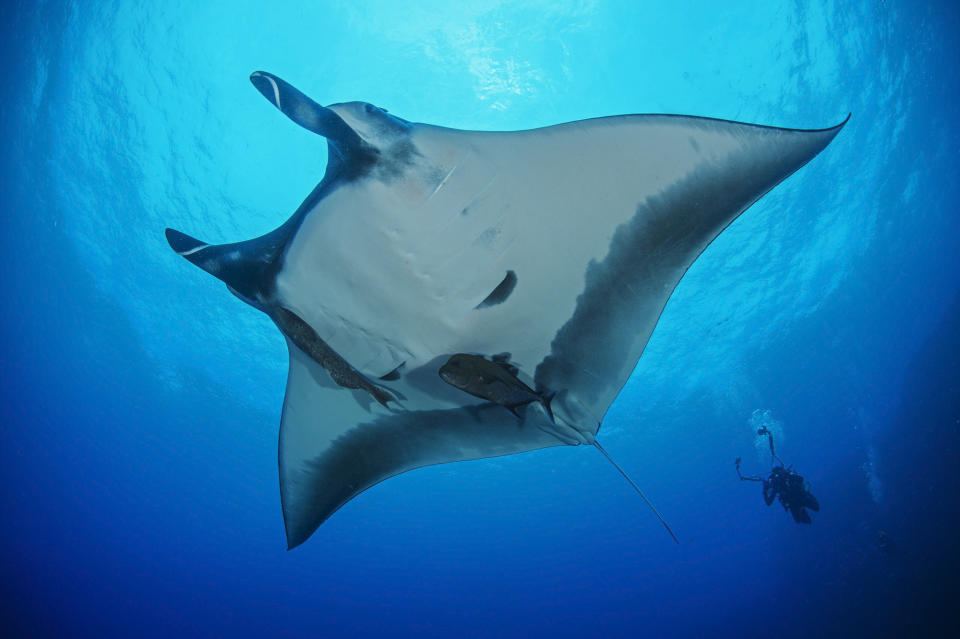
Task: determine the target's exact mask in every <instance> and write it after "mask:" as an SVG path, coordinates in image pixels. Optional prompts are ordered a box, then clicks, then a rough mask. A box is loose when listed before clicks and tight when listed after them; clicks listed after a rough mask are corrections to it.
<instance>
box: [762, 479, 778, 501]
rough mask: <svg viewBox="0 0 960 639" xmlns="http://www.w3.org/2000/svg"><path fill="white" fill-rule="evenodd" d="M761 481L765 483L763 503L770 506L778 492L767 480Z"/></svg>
mask: <svg viewBox="0 0 960 639" xmlns="http://www.w3.org/2000/svg"><path fill="white" fill-rule="evenodd" d="M761 481H762V482H763V503H765V504H766V505H767V506H769V505H770V504H772V503H773V498H774V497H776V496H777V492H776V491H775V490H773V484H771V483H770V482H768V481H767V480H766V479H763V480H761Z"/></svg>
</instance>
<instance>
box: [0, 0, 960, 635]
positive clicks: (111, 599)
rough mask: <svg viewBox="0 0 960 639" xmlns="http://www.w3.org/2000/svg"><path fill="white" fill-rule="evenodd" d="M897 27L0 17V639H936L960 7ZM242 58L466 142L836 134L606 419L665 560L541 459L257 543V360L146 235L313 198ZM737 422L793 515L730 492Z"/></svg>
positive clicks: (275, 510)
mask: <svg viewBox="0 0 960 639" xmlns="http://www.w3.org/2000/svg"><path fill="white" fill-rule="evenodd" d="M919 4H920V3H912V2H883V1H878V0H872V1H863V2H855V1H850V2H825V1H823V2H821V1H811V2H795V3H791V2H782V3H771V2H730V3H705V2H693V1H684V0H671V1H670V2H644V3H642V4H641V3H634V2H586V1H583V2H565V1H557V0H554V1H551V2H540V3H537V2H525V3H517V2H506V1H501V0H482V1H481V0H478V1H476V2H471V3H469V5H468V4H467V3H455V2H446V3H440V2H421V3H409V4H407V3H388V2H368V3H353V2H334V3H330V2H304V3H293V2H287V3H279V4H278V6H270V7H268V6H267V4H265V3H264V4H261V3H252V2H250V3H247V2H238V1H236V0H234V1H232V2H205V3H190V2H177V1H173V0H171V1H170V2H163V3H159V2H158V3H135V2H83V1H75V2H69V3H62V2H39V3H33V4H30V3H21V4H13V5H10V4H6V5H4V6H3V7H2V8H0V17H2V20H0V24H2V25H3V27H2V28H3V31H4V33H3V34H2V35H3V44H2V45H0V52H2V55H3V60H2V61H3V68H4V70H5V74H4V82H3V91H4V95H3V100H2V103H0V105H2V106H0V113H2V126H3V140H4V149H3V154H2V158H3V160H2V162H3V173H2V175H3V180H2V187H0V189H2V190H0V194H2V195H0V197H2V202H3V211H4V213H5V215H4V220H5V228H4V233H3V239H2V242H3V251H4V256H5V259H4V264H5V273H4V276H3V277H2V278H0V286H2V291H0V292H2V299H3V300H4V312H3V315H2V318H0V323H2V336H0V342H2V358H3V359H2V362H3V365H2V367H0V380H2V386H0V392H2V394H3V396H2V400H3V401H2V413H0V414H2V415H3V420H2V433H3V435H2V436H3V439H2V446H0V478H2V484H0V485H2V488H0V522H2V524H0V531H2V532H0V534H2V539H0V542H2V543H0V601H2V604H0V610H2V612H0V615H2V616H0V627H2V628H4V636H16V637H20V636H24V637H29V636H57V637H65V636H97V637H103V636H122V637H128V636H156V637H169V636H270V637H273V636H291V637H293V636H321V637H336V636H344V637H347V636H349V637H356V636H371V637H372V636H377V637H381V636H390V637H394V636H461V637H464V636H466V637H472V636H503V637H514V636H524V637H530V636H542V635H543V636H553V637H556V636H569V637H584V636H598V637H600V636H602V637H634V636H655V637H660V636H676V637H724V636H736V637H761V636H769V635H771V634H772V633H775V634H776V635H777V636H780V637H800V636H811V635H813V636H911V635H912V636H944V634H942V633H946V632H948V630H949V628H950V627H951V626H950V625H949V624H951V623H954V622H953V621H951V620H952V616H951V614H950V606H951V605H953V603H954V601H955V599H956V594H957V586H956V582H955V576H956V574H958V568H960V555H958V548H957V543H956V541H957V538H958V533H960V530H958V525H957V524H958V516H960V500H958V495H960V482H958V479H957V477H958V470H960V467H958V452H960V448H958V444H960V437H958V435H960V214H958V206H957V205H958V202H960V184H958V180H957V176H958V175H960V155H958V153H960V127H958V122H960V107H958V105H960V65H958V61H960V43H958V34H960V10H958V6H957V4H956V3H954V2H943V3H924V4H923V6H918V5H919ZM255 69H265V70H269V71H272V72H275V73H277V74H279V75H281V76H283V77H285V78H286V79H288V80H290V81H291V82H293V83H294V84H296V85H297V86H298V87H300V88H301V89H303V90H304V91H306V92H307V93H309V94H311V95H312V96H313V97H314V98H315V99H317V100H318V101H319V102H321V103H331V102H340V101H346V100H354V99H357V100H366V101H369V102H372V103H375V104H378V105H381V106H384V107H386V108H388V109H390V111H391V112H393V113H397V114H400V115H402V116H404V117H406V118H408V119H411V120H415V121H423V122H430V123H436V124H442V125H446V126H453V127H458V128H466V129H520V128H529V127H535V126H544V125H549V124H554V123H558V122H563V121H569V120H577V119H582V118H587V117H594V116H602V115H610V114H618V113H637V112H650V113H685V114H692V115H703V116H710V117H718V118H727V119H733V120H741V121H747V122H756V123H762V124H768V125H775V126H788V127H804V128H819V127H826V126H830V125H833V124H836V123H838V122H840V121H842V120H843V118H845V117H846V115H847V113H848V112H852V114H853V116H852V118H851V120H850V122H849V123H848V125H847V126H846V128H845V129H844V130H843V132H842V133H841V134H840V136H839V137H838V138H837V139H836V140H835V141H834V143H833V144H832V145H831V146H830V147H829V148H828V149H827V150H826V151H825V152H824V153H823V154H822V155H821V156H819V157H818V158H816V159H815V160H814V161H813V162H811V163H810V164H809V165H808V166H807V167H805V168H803V169H801V170H800V171H799V172H798V173H797V174H796V175H794V176H793V177H791V178H790V179H788V180H787V181H786V182H785V183H784V184H782V185H781V186H780V187H778V188H777V189H775V190H774V191H773V192H771V193H770V194H769V195H767V196H766V197H765V198H763V200H761V201H760V202H759V203H758V204H756V205H755V206H754V207H752V208H751V209H750V210H749V211H748V212H747V213H746V214H744V215H743V216H742V217H741V218H740V219H739V220H738V221H737V222H735V223H734V224H733V225H732V226H731V227H730V228H729V229H727V230H726V231H725V232H724V233H723V234H722V235H721V236H720V237H719V238H718V239H717V241H715V242H714V243H713V244H712V245H711V246H710V248H709V249H708V250H707V251H706V252H705V253H704V254H703V255H702V256H701V258H700V259H699V260H698V261H697V262H696V263H695V264H694V266H693V267H692V268H691V269H690V271H689V272H688V273H687V275H686V276H685V277H684V279H683V280H682V281H681V283H680V286H679V287H678V288H677V290H676V292H675V293H674V295H673V297H672V298H671V301H670V302H669V304H668V305H667V307H666V310H665V312H664V314H663V316H662V318H661V320H660V323H659V325H658V327H657V329H656V331H655V332H654V335H653V337H652V339H651V341H650V343H649V345H648V347H647V349H646V351H645V353H644V355H643V357H642V358H641V360H640V363H639V365H638V367H637V369H636V370H635V372H634V374H633V376H632V377H631V379H630V381H629V382H628V384H627V386H626V387H625V389H624V391H623V392H622V393H621V395H620V397H619V398H618V399H617V401H616V403H615V404H614V405H613V406H612V407H611V409H610V412H609V414H608V416H607V419H606V420H605V423H604V425H603V429H602V431H601V433H602V435H603V441H604V445H605V447H606V448H607V450H609V451H610V452H611V454H613V455H614V456H615V457H616V458H617V460H618V461H619V463H620V464H621V466H623V467H624V468H625V469H626V470H627V471H628V472H630V473H631V475H632V476H633V477H634V479H636V480H637V481H638V483H639V484H640V485H641V486H642V487H643V489H644V490H645V492H646V493H647V494H648V495H649V496H650V497H651V498H652V499H653V500H654V502H655V503H656V504H657V506H658V508H659V509H660V511H661V512H662V513H664V515H665V516H666V517H667V519H668V520H669V521H670V523H671V526H672V527H673V529H674V530H675V531H677V534H678V536H679V537H680V541H681V544H680V545H679V546H676V545H674V544H673V543H672V542H671V541H670V539H669V537H667V535H666V534H665V533H664V531H663V529H662V527H661V526H660V525H659V524H658V523H657V522H656V520H655V518H653V517H652V515H651V514H650V513H649V511H648V510H647V509H646V508H645V507H644V505H643V504H642V502H640V500H639V499H637V496H636V494H635V493H633V492H632V491H631V490H630V489H629V486H627V485H626V484H625V483H624V482H623V480H622V478H620V477H619V476H618V475H617V474H616V472H615V471H614V470H613V469H612V468H611V467H610V466H609V465H608V464H607V463H606V462H605V461H604V460H603V459H602V457H601V456H600V455H598V454H597V453H596V451H593V450H589V449H585V448H582V447H581V448H568V447H562V448H554V449H549V450H543V451H537V452H532V453H527V454H523V455H517V456H513V457H506V458H498V459H492V460H481V461H474V462H463V463H457V464H448V465H443V466H436V467H431V468H425V469H420V470H416V471H413V472H410V473H407V474H404V475H401V476H399V477H396V478H393V479H391V480H389V481H386V482H384V483H382V484H380V485H378V486H376V487H375V488H373V489H371V490H369V491H367V492H365V493H364V494H362V495H361V496H359V497H358V498H357V499H355V500H353V501H352V502H350V503H349V504H348V505H347V506H345V507H344V508H343V509H342V510H340V511H339V512H337V513H336V514H335V515H334V516H333V517H332V518H331V519H330V520H329V521H328V522H327V523H325V524H324V525H323V526H322V527H321V528H320V529H319V531H318V532H317V533H315V534H314V535H313V537H312V538H311V539H310V540H309V541H308V542H307V543H306V544H304V545H303V546H301V547H298V548H296V549H295V550H293V551H291V552H287V551H286V550H285V548H286V543H285V539H284V532H283V524H282V518H281V513H280V504H279V495H278V490H277V467H276V465H277V457H276V454H277V449H276V446H277V441H276V439H277V426H278V423H279V411H280V406H281V401H282V397H283V389H284V382H285V376H286V361H287V360H286V352H285V347H284V344H283V340H282V338H281V336H280V335H279V333H278V332H277V331H276V329H275V328H274V327H273V326H272V324H271V323H270V322H269V320H268V319H266V317H265V316H263V315H261V314H259V313H257V312H256V311H254V310H252V309H250V308H249V307H247V306H245V305H243V304H242V303H241V302H239V301H238V300H236V299H235V298H233V297H232V296H231V295H229V294H228V293H227V292H226V291H225V290H224V287H223V286H222V284H221V283H220V282H218V281H216V280H215V279H214V278H211V277H209V276H207V275H206V274H204V273H202V272H200V271H198V270H197V269H195V268H194V267H192V266H191V265H189V264H187V263H186V262H185V261H184V260H182V259H180V258H179V257H177V256H176V255H175V254H173V252H172V251H171V250H170V248H169V247H168V246H167V244H166V242H165V240H164V237H163V229H164V227H166V226H171V227H174V228H180V229H184V230H186V231H189V232H190V233H191V234H193V235H196V236H197V237H200V238H203V239H205V240H207V241H211V242H223V241H235V240H241V239H246V238H250V237H254V236H256V235H259V234H261V233H263V232H266V231H268V230H270V229H272V228H274V227H276V226H277V225H278V224H279V223H281V222H282V221H283V220H285V219H286V218H287V217H288V216H289V215H290V213H291V212H292V211H293V210H294V209H295V208H296V206H297V205H298V204H299V203H300V201H301V200H302V199H303V198H304V197H305V196H306V195H307V193H309V191H310V189H311V188H313V186H314V184H315V183H316V182H317V180H318V179H319V177H320V176H321V175H322V172H323V166H324V161H325V156H326V152H325V148H324V145H323V143H322V141H321V140H318V139H317V138H316V137H315V136H312V135H310V134H309V133H305V132H304V131H303V130H301V129H299V128H298V127H296V126H293V125H292V124H290V123H289V122H288V121H287V120H286V119H285V118H283V117H282V116H281V115H280V114H278V113H277V112H276V111H275V109H273V108H272V107H271V106H270V105H269V104H268V103H266V102H265V101H264V100H263V98H262V97H261V96H260V95H259V94H258V93H257V92H256V91H254V90H253V89H252V88H251V86H250V84H249V82H248V80H247V76H248V74H249V72H251V71H253V70H255ZM546 232H549V230H547V231H546ZM760 424H765V425H768V426H770V427H771V429H772V430H773V431H774V432H775V433H776V435H777V446H778V453H779V454H780V455H781V457H783V458H784V460H785V461H787V462H788V463H792V464H793V465H794V466H795V467H796V468H797V469H798V470H800V471H801V472H802V473H803V474H804V476H805V477H806V478H807V479H808V480H809V481H810V482H811V484H812V489H813V492H814V493H815V494H816V495H817V497H818V499H819V501H820V503H821V506H822V509H821V511H820V512H819V513H816V514H815V515H814V522H813V524H812V525H810V526H803V527H802V526H798V525H796V524H795V523H793V521H792V520H791V519H790V517H789V516H788V515H787V514H786V513H784V512H782V510H781V509H780V508H779V506H776V505H775V506H773V507H771V508H767V507H765V506H764V505H763V503H762V500H761V495H760V491H759V489H758V487H757V486H756V485H754V484H744V483H741V482H739V481H737V478H736V474H735V472H734V468H733V463H732V462H733V459H734V458H735V457H737V456H742V457H743V459H744V468H745V470H746V471H750V472H760V471H762V470H763V469H764V467H765V466H764V465H765V464H767V463H768V457H767V456H766V452H765V449H764V446H765V442H764V441H763V440H759V439H758V438H757V437H756V436H755V430H756V428H757V426H758V425H760ZM884 535H885V539H887V540H889V543H887V544H886V545H883V544H881V543H880V539H881V538H883V536H884Z"/></svg>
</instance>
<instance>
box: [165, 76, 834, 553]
mask: <svg viewBox="0 0 960 639" xmlns="http://www.w3.org/2000/svg"><path fill="white" fill-rule="evenodd" d="M250 79H251V81H252V82H253V84H254V86H255V87H256V88H257V89H258V90H259V91H260V93H262V94H263V95H264V96H265V97H266V98H267V99H268V100H269V101H270V102H271V103H272V104H273V105H274V106H275V107H277V108H278V109H279V110H280V111H281V112H282V113H284V114H285V115H286V116H287V117H289V118H290V119H291V120H293V121H294V122H296V123H297V124H299V125H300V126H302V127H304V128H306V129H308V130H310V131H312V132H314V133H317V134H319V135H321V136H323V137H324V138H326V140H327V148H328V156H327V166H326V173H325V174H324V176H323V179H322V180H321V181H320V183H319V184H318V185H317V186H316V188H314V190H313V191H312V192H311V193H310V195H309V196H308V197H307V199H306V200H305V201H304V202H303V204H301V205H300V207H299V208H298V209H297V210H296V211H295V212H294V213H293V215H292V216H291V217H290V219H288V220H287V221H286V222H285V223H283V224H282V225H281V226H280V227H279V228H277V229H276V230H274V231H272V232H270V233H267V234H266V235H264V236H262V237H258V238H256V239H252V240H248V241H245V242H238V243H233V244H221V245H210V244H206V243H203V242H201V241H199V240H196V239H193V238H192V237H190V236H188V235H185V234H183V233H180V232H178V231H174V230H172V229H167V231H166V235H167V240H168V242H169V243H170V246H171V247H172V248H173V250H174V251H176V252H177V253H178V254H180V255H182V256H184V257H185V258H186V259H188V260H189V261H190V262H192V263H193V264H195V265H197V266H199V267H200V268H202V269H203V270H205V271H207V272H208V273H211V274H212V275H215V276H216V277H218V278H220V279H221V280H223V282H225V283H226V284H227V286H228V288H229V289H230V291H231V292H233V293H234V294H235V295H236V296H237V297H239V298H240V299H242V300H244V301H245V302H247V303H249V304H250V305H252V306H254V307H255V308H257V309H260V310H261V311H263V312H265V313H267V314H268V315H269V316H270V317H271V319H272V320H273V321H274V323H276V325H277V327H278V328H279V329H280V331H281V332H282V333H283V335H284V336H285V337H286V341H287V347H288V349H289V356H290V364H289V374H288V379H287V388H286V395H285V397H284V402H283V413H282V420H281V424H280V445H279V467H280V496H281V501H282V506H283V517H284V523H285V527H286V533H287V542H288V546H289V547H290V548H293V547H294V546H297V545H299V544H301V543H303V542H304V541H305V540H306V539H307V538H308V537H309V536H310V535H311V534H313V532H314V531H315V530H316V529H317V527H318V526H320V524H321V523H323V522H324V521H325V520H326V519H327V518H328V517H329V516H330V515H331V514H333V513H334V512H335V511H336V510H337V509H338V508H340V507H341V506H343V505H344V504H345V503H347V502H348V501H349V500H350V499H352V498H353V497H355V496H356V495H357V494H359V493H360V492H362V491H364V490H366V489H367V488H369V487H371V486H373V485H374V484H376V483H378V482H380V481H382V480H384V479H387V478H388V477H392V476H393V475H397V474H399V473H402V472H404V471H407V470H411V469H413V468H418V467H421V466H426V465H430V464H440V463H445V462H452V461H458V460H466V459H479V458H484V457H494V456H498V455H508V454H512V453H520V452H524V451H529V450H534V449H539V448H545V447H548V446H558V445H576V444H580V443H594V441H595V439H594V438H595V436H596V434H597V431H598V430H599V428H600V424H601V422H602V420H603V416H604V414H605V413H606V411H607V408H608V407H609V406H610V404H611V403H612V402H613V400H614V399H615V398H616V396H617V394H618V393H619V391H620V389H621V388H622V387H623V385H624V383H625V382H626V381H627V378H628V377H629V376H630V373H631V372H632V371H633V369H634V367H635V365H636V364H637V361H638V359H639V358H640V355H641V353H642V352H643V349H644V347H645V346H646V344H647V340H648V339H649V338H650V335H651V333H652V332H653V329H654V327H655V326H656V324H657V320H658V319H659V317H660V313H661V312H662V310H663V308H664V305H665V304H666V303H667V300H668V298H669V297H670V294H671V293H672V292H673V290H674V288H675V287H676V285H677V283H678V282H679V281H680V278H681V277H683V274H684V273H685V272H686V270H687V269H688V268H689V267H690V265H691V263H692V262H693V261H694V260H695V259H696V258H697V256H698V255H700V253H702V252H703V250H704V249H705V248H706V247H707V245H708V244H710V242H711V241H712V240H713V239H714V238H715V237H716V236H717V235H718V234H719V233H720V232H721V231H722V230H723V229H724V228H725V227H726V226H727V225H728V224H730V223H731V222H732V221H733V220H734V219H736V217H737V216H738V215H740V213H742V212H743V211H744V210H745V209H746V208H747V207H749V206H750V205H751V204H753V203H754V202H755V201H757V199H758V198H760V197H761V196H762V195H763V194H764V193H766V192H767V191H769V190H770V189H771V188H773V187H774V186H776V185H777V184H778V183H779V182H781V181H782V180H784V179H785V178H787V177H788V176H789V175H790V174H792V173H793V172H794V171H796V170H797V169H799V168H800V167H801V166H803V165H804V164H806V163H807V162H809V161H810V160H811V159H812V158H813V157H814V156H816V155H817V154H818V153H819V152H820V151H821V150H823V149H824V147H826V146H827V144H829V143H830V141H831V140H832V139H833V138H834V136H836V135H837V133H838V132H839V131H840V129H841V128H842V126H843V124H840V125H837V126H835V127H832V128H829V129H820V130H795V129H781V128H773V127H767V126H757V125H752V124H743V123H738V122H730V121H726V120H714V119H709V118H701V117H690V116H680V115H624V116H615V117H605V118H596V119H590V120H581V121H578V122H571V123H568V124H560V125H556V126H550V127H546V128H541V129H534V130H529V131H514V132H488V131H461V130H456V129H448V128H443V127H438V126H432V125H429V124H419V123H414V122H408V121H407V120H404V119H402V118H399V117H397V116H395V115H392V114H390V113H388V112H387V111H385V110H383V109H380V108H377V107H375V106H373V105H371V104H366V103H363V102H348V103H342V104H333V105H330V106H329V107H324V106H321V105H319V104H317V103H315V102H314V101H313V100H311V99H310V98H308V97H307V96H305V95H304V94H302V93H300V92H299V91H298V90H297V89H295V88H294V87H292V86H291V85H289V84H287V83H286V82H284V81H283V80H281V79H280V78H278V77H276V76H274V75H271V74H268V73H263V72H256V73H253V74H252V75H251V77H250ZM457 354H470V356H473V357H475V356H483V357H484V358H485V359H484V360H482V361H486V358H489V359H491V360H493V359H496V360H497V361H498V362H500V364H502V365H503V366H504V367H505V368H504V370H509V371H510V374H512V375H513V376H514V378H513V379H515V380H516V384H517V385H519V387H523V388H525V389H529V390H530V391H531V392H535V393H537V394H538V396H539V397H541V398H549V403H548V402H546V401H540V402H536V401H534V402H530V403H529V404H527V405H525V406H520V407H519V408H518V409H516V410H513V414H511V412H510V411H508V410H505V408H504V406H502V405H498V402H497V401H495V400H496V398H495V397H493V398H485V397H484V396H482V395H481V396H477V395H476V394H471V393H469V392H465V391H464V390H463V389H461V388H457V387H456V386H453V385H451V384H449V383H447V382H446V381H444V379H442V378H441V377H440V375H439V374H438V372H439V370H440V369H441V368H442V367H443V365H444V364H445V363H446V362H448V361H451V358H452V357H453V356H455V355H457ZM491 399H492V400H494V401H491ZM601 450H602V449H601Z"/></svg>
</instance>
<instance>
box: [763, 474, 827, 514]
mask: <svg viewBox="0 0 960 639" xmlns="http://www.w3.org/2000/svg"><path fill="white" fill-rule="evenodd" d="M775 497H779V499H780V503H781V504H782V505H783V509H784V510H789V511H790V514H791V515H793V520H794V521H795V522H797V523H798V524H809V523H811V520H810V513H808V512H807V511H806V509H807V508H809V509H810V510H812V511H814V512H819V511H820V503H819V502H818V501H817V498H816V497H814V496H813V495H812V494H811V493H810V491H808V490H807V488H806V486H805V484H804V481H803V477H802V476H801V475H800V474H799V473H795V472H793V471H792V470H788V469H786V468H784V467H783V466H775V467H774V468H773V470H771V471H770V477H769V479H765V480H763V501H764V502H765V503H766V504H767V506H769V505H771V504H772V503H773V500H774V498H775Z"/></svg>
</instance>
